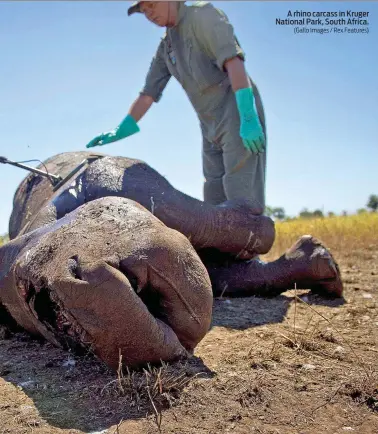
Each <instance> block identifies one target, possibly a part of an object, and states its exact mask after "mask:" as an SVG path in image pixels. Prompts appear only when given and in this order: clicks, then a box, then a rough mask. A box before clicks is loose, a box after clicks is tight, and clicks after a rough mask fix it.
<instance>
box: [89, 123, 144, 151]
mask: <svg viewBox="0 0 378 434" xmlns="http://www.w3.org/2000/svg"><path fill="white" fill-rule="evenodd" d="M138 131H140V129H139V127H138V124H137V123H136V122H135V120H134V118H133V117H132V116H131V115H127V116H126V117H125V119H124V120H123V121H122V122H121V123H120V124H119V125H118V127H116V128H114V130H111V131H109V132H107V133H101V134H100V135H98V136H96V137H95V138H94V139H92V140H91V141H90V142H89V143H88V144H87V146H86V147H87V148H93V147H94V146H102V145H107V144H108V143H112V142H116V141H117V140H121V139H124V138H125V137H128V136H131V135H132V134H135V133H137V132H138Z"/></svg>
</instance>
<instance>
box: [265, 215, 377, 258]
mask: <svg viewBox="0 0 378 434" xmlns="http://www.w3.org/2000/svg"><path fill="white" fill-rule="evenodd" d="M306 234H310V235H312V236H314V237H316V238H318V239H320V240H321V241H322V242H323V243H324V244H325V245H327V247H328V248H329V249H330V250H337V251H338V252H339V253H342V252H354V253H355V252H356V250H358V249H364V250H371V251H373V250H375V249H376V246H377V243H378V213H374V212H371V213H363V214H356V215H350V216H334V217H324V218H311V219H304V218H299V219H295V220H290V221H287V222H277V223H276V239H275V242H274V245H273V247H272V249H271V250H270V251H269V252H268V253H267V254H266V255H264V257H262V259H265V260H273V259H276V258H277V257H279V256H280V255H282V254H283V253H284V252H285V251H286V250H287V249H288V248H289V247H291V245H292V244H294V243H295V242H296V241H297V239H298V238H299V237H301V236H302V235H306Z"/></svg>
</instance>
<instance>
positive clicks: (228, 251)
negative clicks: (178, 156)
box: [0, 152, 343, 365]
mask: <svg viewBox="0 0 378 434" xmlns="http://www.w3.org/2000/svg"><path fill="white" fill-rule="evenodd" d="M96 155H97V157H98V158H97V159H95V160H94V161H93V162H91V163H90V164H89V165H87V166H84V167H83V168H82V169H81V170H79V171H78V172H77V173H75V174H74V176H72V177H71V178H70V179H69V181H68V182H66V183H65V184H64V185H62V187H61V188H59V189H58V190H56V191H53V188H52V185H51V184H50V183H49V181H48V180H47V179H46V178H42V177H41V176H38V175H29V176H28V177H26V179H24V181H23V182H22V183H21V184H20V186H19V188H18V189H17V191H16V193H15V196H14V207H13V211H12V215H11V218H10V224H9V235H10V238H11V240H12V241H11V242H10V243H9V244H8V245H7V246H5V247H3V248H2V249H0V254H1V255H2V258H6V259H2V261H3V264H4V265H2V276H3V277H2V278H1V279H2V280H1V282H0V285H1V286H0V291H1V292H0V300H2V302H3V304H4V305H5V307H6V308H7V309H8V310H9V312H10V313H11V315H12V316H13V317H14V318H15V319H16V320H17V321H18V323H19V324H22V325H23V326H24V327H25V328H27V329H28V327H27V325H28V324H29V330H32V328H34V331H35V332H39V333H41V334H44V336H47V333H50V338H51V339H52V335H54V336H55V338H56V331H57V328H59V327H60V328H59V333H60V334H61V336H64V339H65V338H66V336H67V334H69V333H68V331H69V332H70V333H71V334H73V335H74V336H73V340H74V341H75V342H79V344H80V345H82V344H83V343H84V342H85V343H86V344H85V345H92V346H93V345H94V343H93V342H94V341H96V339H97V341H96V342H97V343H96V344H95V346H96V345H97V352H98V354H100V357H103V358H104V359H105V360H107V362H108V363H110V364H113V365H114V363H115V360H116V358H118V348H117V345H118V347H120V346H123V349H124V351H126V353H127V354H128V356H127V357H128V359H127V357H126V356H123V358H124V360H125V362H127V363H129V364H138V363H143V362H145V361H150V360H157V359H158V358H161V359H164V360H170V359H172V358H174V357H176V356H178V355H182V354H183V352H184V350H185V351H192V350H193V348H194V347H195V345H196V344H197V343H198V342H199V340H200V339H202V337H203V336H204V334H205V333H206V330H207V327H208V326H209V324H210V317H211V304H212V297H211V292H212V293H213V294H214V295H215V296H218V295H220V294H223V295H226V296H230V295H232V296H248V295H276V294H279V293H282V292H284V291H286V290H287V289H289V288H292V287H293V286H294V284H296V286H297V288H305V289H307V288H308V289H312V290H313V291H317V292H321V293H323V294H326V295H331V296H341V294H342V290H343V288H342V282H341V279H340V273H339V269H338V266H337V263H336V262H335V260H334V259H333V257H332V255H331V254H330V252H329V251H328V250H327V249H326V248H325V247H324V246H323V245H322V244H321V243H320V242H319V241H318V240H316V239H314V238H313V237H310V236H303V237H301V238H300V239H299V240H298V241H297V242H296V243H295V244H294V245H293V246H292V247H291V248H290V249H288V250H287V252H285V254H284V255H282V256H281V257H280V258H279V259H277V260H276V261H272V262H268V263H267V262H262V261H260V260H259V259H256V256H258V255H261V254H264V253H267V252H268V251H269V250H270V248H271V247H272V245H273V242H274V238H275V228H274V222H273V221H272V220H271V219H270V218H268V217H267V216H264V215H262V214H261V210H259V209H258V207H256V206H255V204H253V203H251V202H250V201H247V200H234V201H227V202H225V203H222V204H220V205H217V206H215V205H210V204H207V203H204V202H202V201H200V200H197V199H195V198H192V197H190V196H188V195H185V194H184V193H182V192H180V191H178V190H177V189H175V188H174V187H173V186H172V185H171V184H170V183H169V182H168V181H167V180H166V179H165V178H164V177H163V176H161V175H160V174H159V173H158V172H157V171H156V170H154V169H153V168H152V167H150V166H149V165H148V164H146V163H145V162H143V161H140V160H135V159H130V158H126V157H113V156H107V155H105V154H96ZM90 156H93V154H92V153H90V152H71V153H63V154H59V155H56V156H53V157H52V158H50V159H48V160H47V161H45V162H44V166H41V167H40V168H41V169H43V168H44V167H45V168H47V170H48V171H49V172H50V173H59V174H60V175H61V176H63V177H65V176H66V175H67V174H69V173H70V172H71V171H72V170H73V169H74V168H75V167H76V166H77V165H78V164H79V163H80V162H81V161H82V160H83V159H84V158H87V157H90ZM105 204H107V205H105ZM117 204H118V205H117ZM121 204H122V206H121ZM138 204H139V205H138ZM110 205H111V206H110ZM104 206H105V207H106V206H110V209H112V210H113V211H112V212H110V213H109V211H107V212H99V215H98V216H96V210H103V209H104ZM117 206H121V208H124V209H125V211H124V212H123V214H122V213H121V214H117V212H116V214H115V215H113V214H112V213H113V212H115V211H114V209H115V208H116V207H117ZM137 206H138V209H139V210H140V213H139V215H140V221H141V225H142V226H143V222H144V221H145V220H146V221H153V222H154V224H155V225H157V226H156V227H158V228H159V230H158V231H157V232H159V231H160V232H161V233H162V234H165V235H166V238H167V240H171V239H173V238H175V239H177V243H176V244H174V245H172V244H169V242H168V241H167V240H166V239H165V238H164V237H163V236H162V238H159V242H160V243H162V244H161V246H159V244H156V243H158V241H157V240H156V238H154V236H152V235H151V234H150V233H149V232H148V231H147V233H145V237H146V238H143V239H146V240H147V241H146V242H149V243H150V244H149V245H150V247H151V250H148V249H147V251H145V252H144V253H143V255H144V258H145V262H146V263H153V261H159V259H158V258H159V255H162V256H163V257H164V251H165V250H167V252H169V254H168V253H167V252H166V253H165V254H166V255H167V256H166V259H165V260H163V259H162V261H163V263H164V267H163V269H164V273H165V275H166V277H167V278H168V280H169V281H170V282H171V283H170V284H169V285H168V284H167V285H168V286H167V289H166V291H165V292H164V293H170V294H171V296H172V297H178V296H177V295H174V294H176V292H175V290H174V289H173V287H172V285H173V284H175V285H178V287H180V288H185V289H182V291H181V292H179V293H180V294H183V298H182V299H181V298H180V297H179V299H180V303H181V304H180V303H179V304H173V306H175V307H174V308H172V310H167V311H165V310H164V309H165V308H167V306H170V301H169V302H167V303H163V307H161V303H162V300H161V295H159V294H160V291H161V289H160V287H159V286H158V283H157V282H156V281H155V280H153V279H152V277H151V276H152V275H153V274H151V270H152V268H151V267H147V265H146V267H147V268H146V269H144V271H143V272H142V271H140V268H139V267H140V262H139V261H138V260H135V257H139V256H138V255H140V254H141V253H140V251H139V244H138V243H139V239H140V237H141V234H142V232H141V231H140V230H139V229H138V218H137V219H136V220H135V213H134V214H133V216H134V217H133V219H134V220H133V219H131V221H135V226H133V224H131V222H130V215H131V214H132V213H131V214H130V212H129V211H127V212H126V210H130V209H131V208H134V207H137ZM114 207H115V208H114ZM142 210H143V212H142ZM93 216H96V217H93ZM142 216H143V217H142ZM104 219H105V220H104ZM109 219H110V220H112V221H114V222H118V223H117V224H116V223H114V225H115V226H112V228H111V229H109V227H108V226H107V224H108V225H109V224H110V223H109V221H108V220H109ZM74 222H75V223H74ZM106 222H108V223H106ZM158 222H159V223H158ZM121 223H122V224H124V225H125V226H122V224H121ZM72 225H74V227H75V228H76V229H75V231H73V229H72ZM152 226H153V225H152ZM152 226H151V227H152ZM125 227H128V228H129V229H128V230H127V231H126V232H127V237H125V229H124V228H125ZM163 228H164V229H163ZM72 231H73V232H72ZM109 231H110V232H109ZM154 231H155V232H156V229H154ZM169 231H172V232H169ZM155 232H154V233H155ZM109 233H111V236H109V235H108V234H109ZM172 234H174V235H172ZM85 237H87V238H85ZM86 239H87V240H89V241H88V242H87V241H85V240H86ZM120 240H121V241H120ZM148 240H149V241H148ZM189 241H190V244H189V246H188V243H189ZM120 242H121V244H119V243H120ZM122 243H123V244H122ZM154 243H155V250H154V248H153V246H154ZM167 243H168V244H167ZM31 245H33V249H34V250H33V251H32V252H33V256H32V257H33V258H36V257H41V258H42V260H39V261H35V260H33V261H34V262H29V261H30V260H31V259H30V258H31V257H30V255H31V253H30V252H31V247H30V246H31ZM54 246H55V247H54ZM93 246H95V248H94V247H93ZM116 246H117V247H116ZM53 248H55V250H54V252H55V253H54V255H55V256H54V255H53V254H52V253H51V254H46V253H44V254H42V253H38V252H42V251H43V252H46V251H47V252H50V250H51V251H52V249H53ZM174 248H177V249H178V252H179V251H181V250H182V249H184V250H185V251H187V252H188V253H187V254H188V255H189V256H190V258H191V259H190V260H186V261H182V262H180V260H179V259H178V262H179V263H180V266H181V267H182V270H181V271H180V273H181V274H180V273H179V274H180V277H179V278H178V277H177V276H176V275H174V274H170V273H171V272H172V273H175V272H176V271H175V267H173V270H170V268H171V265H170V261H173V262H172V264H175V259H174V256H175V255H174V253H172V252H173V251H174ZM170 249H171V250H170ZM172 249H173V250H172ZM28 252H29V253H28ZM27 255H28V259H27ZM38 255H39V256H38ZM41 255H42V256H41ZM143 255H142V256H143ZM110 257H112V258H113V259H112V260H111V259H109V258H110ZM168 257H169V258H170V259H167V258H168ZM132 258H134V259H132ZM94 263H96V264H97V265H96V266H95V268H91V267H92V266H91V267H89V268H88V269H87V268H86V267H87V264H94ZM121 263H122V264H127V267H126V268H125V266H122V267H121V265H120V264H121ZM83 264H85V265H83ZM96 267H97V268H96ZM109 267H112V268H109ZM21 270H22V271H21ZM75 270H83V271H75ZM96 270H97V271H96ZM98 270H100V271H98ZM146 270H148V271H146ZM185 270H187V271H185ZM52 271H55V273H53V274H51V273H52ZM160 272H161V269H160ZM72 273H73V274H72ZM75 273H76V274H75ZM101 273H104V275H106V276H108V277H109V279H110V281H112V282H117V283H114V285H113V284H111V285H110V286H109V287H103V286H102V282H105V283H106V279H105V280H101V278H100V277H99V276H100V275H101ZM140 273H141V274H140ZM51 276H54V278H52V277H51ZM141 276H143V277H141ZM65 279H69V281H70V282H71V281H72V282H73V281H74V282H75V285H77V286H78V287H79V288H84V285H87V287H88V288H92V287H95V288H96V291H95V292H93V294H96V300H97V302H96V303H97V310H96V311H94V312H93V314H91V315H89V314H87V313H85V305H86V303H85V301H83V298H82V297H80V296H79V297H76V295H75V294H76V293H75V288H76V287H75V286H72V285H71V284H66V283H65V282H66V280H65ZM72 279H75V280H72ZM112 279H113V280H112ZM117 279H119V283H118V280H117ZM151 279H152V280H151ZM4 281H6V284H4ZM121 281H122V283H120V282H121ZM20 282H21V283H20ZM28 282H29V283H28ZM79 282H80V283H79ZM82 282H84V283H82ZM99 282H100V283H99ZM30 283H31V284H32V286H33V288H34V289H33V290H32V292H31V293H30V292H29V296H28V297H26V298H25V297H24V298H22V297H23V296H22V295H20V293H23V291H24V292H25V291H26V290H24V289H22V288H23V287H28V285H29V284H30ZM156 285H157V286H156ZM198 285H199V286H198ZM120 287H121V288H123V290H124V289H125V288H126V287H127V288H129V290H130V288H132V289H133V291H134V292H133V302H135V303H139V307H143V306H142V305H141V304H140V303H141V302H142V303H143V304H144V306H146V307H147V311H148V313H149V314H150V315H152V318H150V320H151V321H152V320H154V321H157V320H158V321H159V322H158V326H159V327H160V328H158V329H156V330H157V331H156V333H157V334H158V335H159V337H160V338H156V337H155V334H153V333H151V332H148V330H149V329H148V327H147V326H144V328H143V327H141V328H139V327H140V324H141V323H143V324H145V323H144V322H143V321H141V323H138V324H139V325H137V324H136V325H135V327H134V326H132V325H131V318H134V314H133V313H131V314H130V312H132V309H134V308H135V306H133V307H131V304H130V303H129V304H128V303H126V304H124V306H123V307H122V306H121V305H117V303H116V301H117V299H118V297H119V296H120V295H119V294H120V293H119V288H120ZM168 287H169V288H170V289H168ZM191 287H192V289H193V290H192V289H191ZM20 288H21V289H20ZM61 288H65V289H61ZM113 288H116V289H113ZM140 288H148V290H146V289H144V290H141V291H140ZM41 289H42V290H43V294H44V299H43V300H44V301H43V303H42V301H41V297H39V300H40V304H39V305H40V306H41V305H43V309H44V312H47V313H46V314H47V315H48V312H50V311H52V310H54V309H55V310H56V311H58V312H60V313H61V314H62V315H63V317H64V318H65V317H66V316H70V318H69V319H67V321H65V320H64V319H63V320H61V321H60V322H59V321H58V323H59V324H58V323H57V322H56V321H55V319H54V318H53V319H52V320H51V321H50V322H49V320H46V319H45V318H44V319H41V318H39V316H38V315H39V314H38V313H37V311H38V309H37V311H36V309H35V306H34V305H35V300H37V299H38V297H37V295H38V294H39V293H40V292H41ZM20 291H21V292H20ZM38 291H39V292H38ZM62 291H63V292H64V291H65V293H64V295H63V292H62ZM138 291H140V292H138ZM188 291H189V292H188ZM191 291H192V292H191ZM26 292H27V291H26ZM71 292H72V294H70V293H71ZM88 292H90V293H92V291H91V290H90V291H89V290H88V291H87V292H86V293H88ZM113 292H114V297H113ZM121 292H122V290H121ZM30 294H32V296H30ZM54 294H55V295H54ZM54 297H55V298H54ZM62 297H63V298H64V297H69V299H70V300H71V302H70V303H71V304H69V307H68V306H67V304H65V303H66V302H63V300H62ZM84 298H85V297H84ZM15 300H17V302H19V301H20V300H21V301H22V303H24V304H23V306H24V307H23V308H22V309H21V310H20V309H19V306H18V305H17V303H16V301H15ZM64 300H66V298H64ZM110 300H112V301H113V303H115V304H113V305H111V303H110ZM184 300H186V302H184ZM188 300H190V302H188ZM129 301H130V300H129ZM12 303H13V304H12ZM49 303H52V304H51V305H49ZM107 303H109V306H110V305H111V307H109V308H108V307H106V305H107ZM201 303H203V306H200V305H201ZM192 304H193V305H194V306H196V308H194V307H193V306H192ZM15 306H16V307H15ZM33 306H34V307H33ZM45 306H50V308H46V309H45ZM157 306H160V307H157ZM185 306H186V307H185ZM12 309H13V310H12ZM175 309H177V311H176V310H175ZM183 309H186V312H187V313H186V314H187V315H189V316H190V319H188V322H189V324H191V327H188V324H186V325H184V324H185V321H186V320H185V319H184V318H185V316H184V317H183V316H182V315H183V314H182V310H183ZM196 309H199V310H198V311H196ZM163 311H164V312H165V313H164V315H163V316H164V318H163V317H162V318H161V317H160V316H159V315H162V312H163ZM73 312H80V313H81V314H82V316H80V318H79V317H76V316H75V315H73ZM104 312H107V313H106V314H105V313H104ZM109 312H114V313H115V315H117V320H116V319H115V322H114V323H112V324H111V325H109V326H106V327H104V325H103V323H102V321H103V318H108V314H109ZM188 312H191V313H190V314H189V313H188ZM59 315H60V314H59ZM59 315H58V316H59ZM31 317H33V318H32V320H31ZM89 317H90V319H89ZM83 318H85V319H83ZM121 318H123V321H124V327H126V328H127V329H128V330H130V333H131V330H134V332H133V333H136V332H135V328H137V329H138V330H139V332H138V333H139V334H137V336H140V333H141V334H142V335H143V336H144V339H149V345H155V346H154V348H155V350H156V351H155V352H154V351H151V350H148V351H143V350H141V348H142V347H144V346H145V343H144V342H145V341H144V340H137V341H136V340H130V339H131V338H130V336H134V334H133V333H131V334H124V333H121V332H120V331H119V326H117V324H118V322H117V321H120V320H121ZM173 318H175V319H176V323H175V322H173V323H172V324H171V321H173ZM177 318H178V319H177ZM194 318H197V319H200V320H199V321H200V322H199V323H198V322H197V321H196V320H195V319H194ZM83 321H89V323H91V324H92V325H93V324H96V326H94V327H95V328H96V327H97V329H96V330H97V332H96V333H98V335H96V336H97V337H94V335H95V332H94V331H92V335H90V336H91V337H89V338H88V337H86V338H81V334H83V333H84V334H85V332H87V331H86V328H85V327H84V326H83ZM104 321H105V320H104ZM31 323H33V326H31V325H30V324H31ZM52 323H53V324H52ZM47 324H48V326H47ZM64 324H66V326H65V325H64ZM73 324H74V325H73ZM178 324H182V327H183V328H184V329H185V330H186V332H185V333H186V337H183V335H182V332H180V331H177V330H176V329H175V327H178ZM196 324H197V325H196ZM64 327H67V330H68V331H67V330H66V329H65V328H64ZM112 327H113V328H114V329H112ZM167 327H168V328H169V330H171V331H170V333H171V335H170V336H171V339H167V338H166V336H165V335H164V332H162V331H161V328H163V329H164V330H167ZM41 328H42V329H43V330H41ZM76 329H77V330H78V331H77V333H76V332H74V330H76ZM101 330H102V331H101ZM105 330H106V331H105ZM141 330H144V331H143V332H141ZM75 333H76V334H75ZM180 333H181V334H180ZM185 333H184V334H185ZM172 336H176V341H174V338H173V337H172ZM190 336H191V337H190ZM122 339H123V340H122ZM151 339H153V340H154V343H152V342H150V340H151ZM173 342H175V344H174V345H173ZM116 344H117V345H116ZM145 348H150V347H149V346H148V345H147V346H146V347H145Z"/></svg>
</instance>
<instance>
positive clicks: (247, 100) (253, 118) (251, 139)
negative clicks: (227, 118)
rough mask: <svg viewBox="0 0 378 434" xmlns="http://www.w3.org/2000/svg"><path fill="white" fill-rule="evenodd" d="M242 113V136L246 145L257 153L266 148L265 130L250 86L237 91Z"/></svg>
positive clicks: (236, 95) (240, 113)
mask: <svg viewBox="0 0 378 434" xmlns="http://www.w3.org/2000/svg"><path fill="white" fill-rule="evenodd" d="M235 97H236V104H237V107H238V110H239V115H240V131H239V134H240V137H241V138H242V140H243V144H244V147H245V148H247V149H250V150H251V151H252V152H254V153H255V154H258V153H260V152H263V151H264V150H265V137H264V132H263V129H262V126H261V123H260V120H259V117H258V114H257V111H256V107H255V98H254V95H253V92H252V89H251V88H250V87H247V88H244V89H239V90H237V91H236V92H235Z"/></svg>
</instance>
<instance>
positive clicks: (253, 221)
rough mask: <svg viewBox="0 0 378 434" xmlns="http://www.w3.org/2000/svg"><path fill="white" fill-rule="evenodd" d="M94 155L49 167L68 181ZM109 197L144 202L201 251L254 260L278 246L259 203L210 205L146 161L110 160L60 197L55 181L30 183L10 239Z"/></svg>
mask: <svg viewBox="0 0 378 434" xmlns="http://www.w3.org/2000/svg"><path fill="white" fill-rule="evenodd" d="M90 155H93V154H91V153H90V152H77V153H64V154H59V155H56V156H54V157H52V158H50V159H49V160H47V161H46V162H45V165H46V167H47V169H48V171H49V172H51V173H59V174H60V175H61V176H65V175H67V174H68V173H69V172H70V171H71V170H72V169H73V168H74V167H75V166H76V165H77V164H79V162H81V161H82V160H83V159H84V158H85V157H87V156H90ZM98 155H103V154H98ZM104 196H120V197H126V198H129V199H132V200H134V201H136V202H138V203H140V204H141V205H142V206H144V207H145V208H146V209H148V210H149V211H150V212H152V213H153V214H154V215H155V216H157V217H158V218H159V219H160V220H161V221H162V222H163V223H164V224H166V225H167V226H168V227H170V228H172V229H176V230H178V231H179V232H181V233H182V234H184V235H185V236H186V237H187V238H189V240H190V242H191V243H192V245H193V246H194V248H195V249H196V250H202V249H205V248H216V249H217V250H219V251H221V252H229V253H232V254H234V255H238V257H239V258H252V257H253V256H254V255H256V254H263V253H266V252H268V251H269V250H270V248H271V246H272V244H273V242H274V237H275V231H274V223H273V221H272V220H271V219H270V218H269V217H266V216H261V215H256V208H255V206H254V204H253V203H250V202H248V201H242V200H240V201H229V202H225V203H224V204H222V205H220V206H214V205H210V204H207V203H204V202H202V201H199V200H197V199H194V198H192V197H190V196H188V195H185V194H183V193H181V192H180V191H178V190H176V189H175V188H173V186H172V185H171V184H170V183H169V182H168V181H167V180H166V179H165V178H164V177H163V176H161V175H160V174H159V173H158V172H157V171H155V170H154V169H153V168H152V167H150V166H149V165H148V164H146V163H144V162H143V161H139V160H135V159H130V158H126V157H112V156H105V155H104V156H103V158H101V159H98V160H97V161H95V162H93V163H91V164H90V166H89V167H88V168H86V169H85V170H83V171H82V172H81V173H79V174H77V175H76V176H75V177H74V178H73V180H71V182H70V183H68V184H67V185H65V186H63V187H62V188H61V189H60V190H58V191H57V192H55V193H53V192H52V188H51V185H50V183H49V181H47V180H46V179H42V178H41V177H40V176H34V175H31V176H29V177H28V178H27V179H26V180H24V181H23V182H22V183H21V185H20V187H19V188H18V190H17V192H16V194H15V198H14V208H13V212H12V215H11V218H10V224H9V236H10V238H11V239H12V238H14V237H16V236H17V235H19V234H22V233H26V232H28V231H30V230H33V229H35V228H38V227H41V226H43V225H44V224H46V223H50V222H52V221H55V220H58V219H60V218H61V217H63V216H64V215H65V214H66V213H68V212H70V211H72V210H74V209H76V208H77V207H78V206H80V205H82V204H84V203H86V202H89V201H92V200H95V199H98V198H101V197H104Z"/></svg>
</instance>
